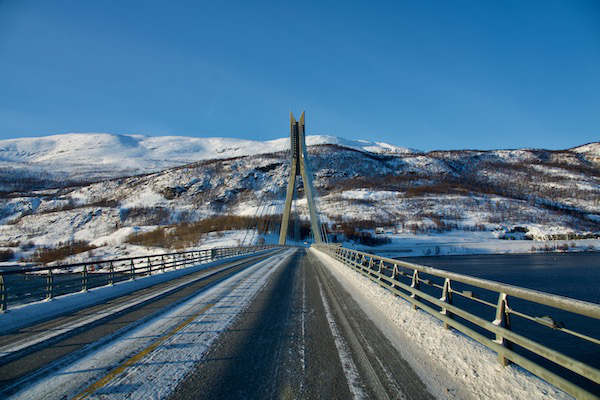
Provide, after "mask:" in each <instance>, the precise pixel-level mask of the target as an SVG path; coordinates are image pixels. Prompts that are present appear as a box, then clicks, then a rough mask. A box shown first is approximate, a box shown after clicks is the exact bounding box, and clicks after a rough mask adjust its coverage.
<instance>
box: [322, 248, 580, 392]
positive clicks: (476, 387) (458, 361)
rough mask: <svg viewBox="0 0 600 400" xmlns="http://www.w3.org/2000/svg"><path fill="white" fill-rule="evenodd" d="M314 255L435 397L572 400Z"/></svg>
mask: <svg viewBox="0 0 600 400" xmlns="http://www.w3.org/2000/svg"><path fill="white" fill-rule="evenodd" d="M310 251H312V252H313V253H314V254H315V255H316V256H317V257H318V258H319V259H320V260H321V261H322V262H323V264H325V265H326V266H327V268H329V270H330V271H331V272H332V274H333V275H334V276H335V277H336V278H337V280H338V281H339V282H340V283H341V284H342V286H343V287H344V288H345V289H346V290H347V291H348V292H349V293H351V294H352V297H353V298H354V299H355V300H356V301H357V303H358V304H360V306H361V308H362V309H363V311H364V312H365V313H366V314H367V315H369V316H370V318H371V319H372V320H373V322H374V323H375V324H376V325H377V326H378V327H379V329H380V330H381V331H382V332H383V333H384V334H385V335H386V337H387V338H388V339H389V340H390V342H391V343H392V344H393V345H394V346H395V347H396V348H397V349H398V351H399V352H400V354H401V355H402V357H403V358H404V359H405V360H406V361H407V362H408V363H409V364H410V365H411V366H412V367H413V369H414V370H415V371H416V373H417V374H418V375H419V377H420V378H421V379H422V380H423V382H424V383H425V385H427V387H428V388H429V390H430V391H431V393H432V394H433V395H434V396H435V397H437V398H439V399H494V400H503V399H506V400H519V399H522V400H533V399H571V396H569V395H568V394H566V393H564V392H562V391H560V390H559V389H557V388H555V387H553V386H551V385H550V384H548V383H546V382H544V381H542V380H541V379H539V378H537V377H536V376H534V375H532V374H530V373H529V372H527V371H525V370H523V369H522V368H519V367H517V366H514V365H511V366H508V367H502V366H501V365H500V364H499V363H498V360H497V356H496V353H494V352H493V351H491V350H489V349H487V348H486V347H484V346H483V345H481V344H479V343H477V342H475V341H473V340H471V339H469V338H467V337H466V336H464V335H462V334H459V333H458V332H456V331H454V330H448V329H444V327H443V324H442V323H441V322H440V321H438V320H436V319H435V318H433V317H432V316H430V315H428V314H426V313H425V312H423V311H415V310H413V309H412V307H411V306H410V304H409V303H408V302H405V301H404V300H402V299H400V298H398V297H396V296H394V295H393V294H392V293H391V292H389V291H387V290H385V289H384V288H382V287H380V286H379V285H377V284H376V283H374V282H371V281H370V280H369V279H367V278H366V277H364V276H362V275H360V274H359V273H358V272H355V271H353V270H351V269H350V268H349V267H347V266H345V265H344V264H342V263H341V262H339V261H337V260H335V259H333V258H332V257H330V256H329V255H326V254H325V253H323V252H321V251H318V250H316V249H314V248H311V250H310Z"/></svg>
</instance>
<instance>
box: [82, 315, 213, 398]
mask: <svg viewBox="0 0 600 400" xmlns="http://www.w3.org/2000/svg"><path fill="white" fill-rule="evenodd" d="M214 305H215V303H210V304H207V305H205V306H204V307H202V309H201V310H200V311H198V312H197V313H195V314H194V315H192V316H191V317H189V318H187V319H186V320H184V321H183V322H181V323H180V324H179V325H177V326H176V327H175V328H173V329H172V330H170V331H169V332H167V333H166V334H165V335H163V336H162V337H161V338H160V339H158V340H157V341H155V342H153V343H152V344H151V345H150V346H148V347H146V348H145V349H144V350H142V351H140V352H139V353H137V354H135V355H134V356H132V357H131V358H129V359H128V360H127V361H125V362H124V363H122V364H121V365H119V366H118V367H117V368H115V369H113V370H112V371H110V372H109V373H108V374H107V375H106V376H104V378H102V379H100V380H98V381H96V382H95V383H93V384H91V385H90V386H88V387H87V389H85V390H84V391H83V392H81V393H80V394H78V395H77V396H75V397H74V398H73V399H74V400H81V399H85V398H86V397H88V396H89V395H90V394H92V393H94V392H95V391H97V390H98V389H100V388H102V387H103V386H105V385H106V384H107V383H109V382H110V381H111V380H113V379H114V378H115V377H116V376H117V375H119V374H120V373H121V372H123V371H125V370H126V369H127V368H128V367H130V366H131V365H133V364H135V363H136V362H138V361H139V360H141V359H142V358H144V357H145V356H146V355H147V354H148V353H150V352H151V351H153V350H154V349H156V348H157V347H158V346H160V345H161V344H163V343H164V342H165V340H167V339H169V338H171V337H172V336H173V335H175V334H176V333H177V332H179V331H180V330H182V329H183V328H185V327H186V326H187V325H189V324H190V323H191V322H192V321H193V320H195V319H196V318H197V317H198V316H200V315H201V314H203V313H205V312H206V311H207V310H208V309H210V308H211V307H213V306H214Z"/></svg>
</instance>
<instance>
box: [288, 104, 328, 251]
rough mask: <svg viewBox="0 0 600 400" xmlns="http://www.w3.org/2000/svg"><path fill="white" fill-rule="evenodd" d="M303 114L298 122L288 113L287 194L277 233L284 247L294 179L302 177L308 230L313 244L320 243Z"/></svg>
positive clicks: (294, 186)
mask: <svg viewBox="0 0 600 400" xmlns="http://www.w3.org/2000/svg"><path fill="white" fill-rule="evenodd" d="M304 134H305V129H304V112H302V115H301V116H300V120H299V121H296V119H295V118H294V114H292V113H290V147H291V150H292V151H291V154H292V159H291V163H290V177H289V180H288V187H287V194H286V196H285V208H284V210H283V219H282V221H281V231H280V232H279V244H281V245H284V244H285V240H286V237H287V231H288V225H289V222H290V211H291V209H292V200H293V198H294V192H295V191H296V177H297V176H299V175H302V184H303V186H304V194H305V195H306V201H307V203H308V212H309V213H310V228H311V230H312V233H313V237H314V238H315V242H317V243H321V242H322V241H323V239H322V237H321V230H320V226H321V224H320V222H319V217H318V215H317V209H316V208H315V201H314V198H313V188H312V173H311V171H310V168H309V166H308V161H307V151H306V141H305V139H304Z"/></svg>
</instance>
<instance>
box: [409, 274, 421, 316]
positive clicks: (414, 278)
mask: <svg viewBox="0 0 600 400" xmlns="http://www.w3.org/2000/svg"><path fill="white" fill-rule="evenodd" d="M419 286H420V285H419V272H418V271H417V270H416V269H415V270H414V272H413V276H412V281H411V282H410V287H411V288H414V289H418V288H419ZM410 297H412V298H413V299H415V300H418V298H417V295H416V294H414V293H411V294H410ZM418 309H419V307H417V305H416V304H415V303H413V310H418Z"/></svg>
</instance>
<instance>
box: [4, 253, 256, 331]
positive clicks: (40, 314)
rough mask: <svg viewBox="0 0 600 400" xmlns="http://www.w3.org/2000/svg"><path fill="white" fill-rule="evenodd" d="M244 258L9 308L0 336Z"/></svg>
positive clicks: (168, 272) (230, 259)
mask: <svg viewBox="0 0 600 400" xmlns="http://www.w3.org/2000/svg"><path fill="white" fill-rule="evenodd" d="M254 254H259V253H254ZM244 257H246V256H238V257H230V258H225V259H221V260H218V261H214V262H211V263H207V264H199V265H195V266H192V267H187V268H182V269H178V270H171V271H165V272H164V273H161V272H159V271H156V273H155V275H151V276H145V277H138V278H136V279H135V280H129V281H122V282H117V283H115V284H114V285H113V286H101V287H97V288H93V289H90V290H88V291H87V292H77V293H70V294H67V295H64V296H59V297H55V298H54V299H52V300H51V301H47V300H42V301H37V302H34V303H28V304H24V305H20V306H15V307H11V308H10V309H9V310H8V312H5V313H2V314H0V335H2V334H5V333H7V332H10V331H14V330H17V329H21V328H23V327H25V326H28V325H31V324H35V323H37V322H41V321H45V320H48V319H51V318H54V317H57V316H59V315H63V314H66V313H69V312H73V311H77V310H81V309H82V308H86V307H91V306H94V305H96V304H100V303H102V302H105V301H107V300H110V299H114V298H116V297H119V296H123V295H126V294H128V293H131V292H134V291H136V290H139V289H144V288H147V287H150V286H153V285H157V284H159V283H162V282H166V281H169V280H172V279H176V278H179V277H181V276H185V275H189V274H192V273H194V272H198V271H201V270H203V269H207V268H210V267H214V266H217V265H220V264H223V263H225V262H231V261H235V260H239V259H241V258H244Z"/></svg>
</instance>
